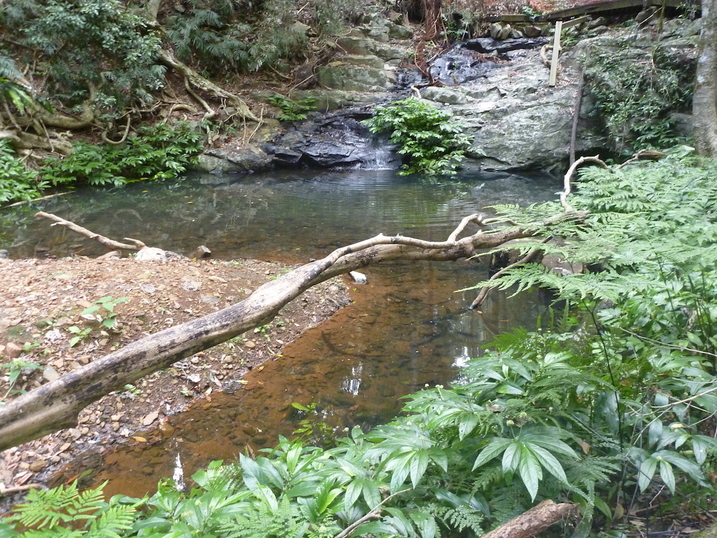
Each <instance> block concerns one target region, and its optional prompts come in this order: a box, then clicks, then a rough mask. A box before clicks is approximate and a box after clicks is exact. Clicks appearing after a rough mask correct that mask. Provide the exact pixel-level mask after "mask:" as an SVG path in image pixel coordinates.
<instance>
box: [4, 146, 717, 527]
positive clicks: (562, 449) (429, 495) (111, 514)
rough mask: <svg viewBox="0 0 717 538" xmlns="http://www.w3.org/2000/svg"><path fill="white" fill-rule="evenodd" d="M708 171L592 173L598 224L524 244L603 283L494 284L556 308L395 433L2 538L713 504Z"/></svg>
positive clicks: (585, 193)
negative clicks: (563, 506)
mask: <svg viewBox="0 0 717 538" xmlns="http://www.w3.org/2000/svg"><path fill="white" fill-rule="evenodd" d="M716 173H717V164H715V163H700V162H693V161H690V160H684V159H680V158H679V157H678V156H673V157H670V158H668V159H665V160H664V161H663V162H660V163H656V164H649V165H633V166H631V167H628V168H623V169H612V170H607V171H605V170H599V169H588V170H585V171H584V173H583V174H582V178H581V182H580V187H579V194H578V195H577V196H575V197H574V198H573V199H571V201H572V203H573V204H574V205H575V207H576V208H578V209H585V210H589V211H590V215H589V216H588V218H587V220H586V221H584V222H576V221H571V220H564V221H562V222H560V223H558V224H556V225H555V226H554V227H553V228H552V229H551V230H549V232H550V233H551V234H552V235H554V236H561V237H563V238H565V240H564V241H560V242H555V243H548V244H545V243H536V244H539V245H540V246H541V247H544V248H546V249H548V250H551V251H554V252H559V253H560V254H561V255H562V256H563V257H564V258H565V259H566V260H569V261H571V262H573V263H574V264H578V263H582V264H592V267H593V268H594V269H595V270H596V271H595V272H588V273H579V274H578V273H576V274H573V275H570V276H564V275H557V274H555V273H553V272H551V271H549V270H547V269H545V268H544V267H543V266H542V265H540V264H531V265H528V266H526V267H523V268H516V269H513V270H511V271H509V272H507V273H506V275H505V277H504V278H503V279H502V280H501V279H498V280H497V281H496V280H494V281H492V282H491V283H490V284H487V285H498V286H508V285H513V284H517V285H518V286H519V288H525V287H528V286H532V285H535V284H540V285H543V286H548V287H551V288H552V289H553V290H555V293H556V296H557V297H558V298H559V299H560V300H561V301H562V304H563V307H562V308H561V309H557V307H556V310H555V311H554V315H553V316H552V317H551V319H550V320H543V322H542V323H539V326H540V329H539V330H537V331H532V332H531V331H528V330H525V329H520V330H517V331H514V332H512V333H510V334H505V335H503V336H501V337H499V338H498V339H497V340H496V341H495V342H494V343H493V345H492V349H490V350H489V351H488V352H487V353H486V354H485V356H483V357H481V358H477V359H474V360H472V361H471V362H470V363H469V364H468V366H467V367H465V368H464V369H463V370H462V371H461V374H460V376H459V378H458V379H457V380H456V382H455V383H454V385H453V387H451V388H444V387H441V386H437V387H434V388H431V389H428V390H424V391H421V392H419V393H417V394H415V395H413V396H412V397H411V398H410V399H409V401H408V403H407V404H406V406H405V409H404V415H403V416H401V417H399V418H397V419H395V420H394V421H393V422H391V423H390V424H386V425H383V426H379V427H377V428H375V429H374V430H372V431H369V432H363V431H361V430H360V429H359V428H354V429H353V431H351V432H350V435H349V436H348V437H346V438H343V439H338V440H337V441H336V442H335V445H334V446H332V447H329V448H319V447H311V446H306V445H305V444H304V443H303V442H302V441H301V440H300V439H299V440H293V441H292V440H287V439H283V438H282V439H281V440H280V443H279V444H278V445H277V446H276V447H275V448H273V449H267V450H265V451H263V453H262V454H261V455H260V456H258V457H256V458H250V457H247V456H240V458H239V461H238V462H236V463H229V464H222V463H220V462H215V463H213V464H212V465H210V466H209V468H208V469H207V470H206V471H200V472H198V473H197V474H195V475H194V477H193V478H194V481H195V483H196V487H195V488H194V489H193V490H192V491H191V492H188V493H185V492H182V491H179V490H177V489H176V487H175V485H174V484H173V483H172V482H171V481H165V482H162V483H161V484H160V485H159V488H158V492H157V493H156V494H155V495H153V496H152V497H151V498H148V499H142V500H140V499H130V498H126V497H121V496H118V497H114V498H113V499H111V500H110V501H109V502H104V501H102V500H100V499H99V496H98V494H97V492H87V493H84V494H80V493H78V492H77V491H76V490H74V489H72V488H73V486H71V487H70V488H59V489H55V490H50V491H40V492H32V493H31V494H30V495H29V496H28V501H27V503H26V504H24V505H20V506H19V507H18V508H17V509H16V511H15V514H14V515H13V516H11V517H10V518H8V519H6V520H5V522H4V523H2V524H0V535H2V536H18V535H22V536H59V535H61V534H62V535H64V534H63V533H65V532H67V531H66V530H65V527H66V526H67V525H68V522H69V521H75V528H76V530H75V531H73V532H74V533H75V535H77V536H99V535H103V536H105V535H107V536H108V535H114V536H117V535H119V536H204V537H209V536H227V537H262V538H266V537H282V538H284V537H287V538H288V537H297V538H298V537H329V536H334V537H335V536H338V535H339V533H341V532H344V531H346V530H347V529H350V530H352V535H355V536H360V535H368V536H382V537H387V536H402V537H423V538H431V537H434V536H460V535H464V534H462V533H468V532H470V533H478V534H480V533H483V532H484V531H486V530H487V529H489V528H491V527H493V526H495V525H496V524H497V523H499V522H502V521H505V520H508V519H510V518H512V517H514V516H515V515H517V514H519V513H521V512H523V511H525V510H526V509H527V508H529V507H530V506H532V505H533V504H534V503H536V502H537V501H540V500H543V499H553V500H555V501H571V502H576V503H578V504H579V506H580V516H581V517H580V520H579V521H578V522H577V523H576V524H575V525H574V526H573V527H572V529H571V532H573V533H574V535H575V536H586V535H588V534H589V533H590V532H591V528H592V527H593V525H595V524H600V525H601V526H603V527H606V526H609V525H614V526H615V527H616V528H617V529H619V525H620V523H621V519H622V516H623V515H624V514H626V513H628V512H634V511H635V510H642V512H641V513H643V514H649V513H651V512H655V511H657V510H658V509H659V508H660V507H664V508H666V509H669V508H670V507H674V506H677V505H679V506H680V508H681V509H685V508H687V509H688V510H689V509H690V508H692V509H694V508H695V507H699V506H700V503H702V505H704V506H708V505H709V503H711V502H712V496H713V495H714V486H712V485H711V484H710V483H709V481H708V477H707V476H706V475H705V469H708V468H710V467H713V466H714V463H715V458H716V456H715V455H716V454H717V441H716V440H715V439H714V437H713V436H712V434H711V433H712V432H713V431H714V428H715V414H717V391H716V389H715V386H717V379H716V378H715V362H716V360H717V355H716V354H715V349H716V348H717V273H716V272H715V269H714V268H715V266H716V262H717V249H715V247H714V244H715V242H716V241H717V221H716V220H715V217H714V215H715V208H717V185H716V184H715V183H714V181H713V179H712V178H713V177H714V176H715V174H716ZM499 209H500V213H501V214H502V215H503V217H504V218H505V220H506V222H523V223H530V222H534V221H535V220H534V219H537V218H539V217H542V216H544V215H547V214H554V213H557V212H560V211H562V208H561V206H560V205H558V204H557V203H551V204H545V205H541V206H534V207H531V208H527V209H520V208H516V207H510V206H504V207H501V208H499ZM540 231H541V232H542V233H545V232H546V230H545V229H544V228H541V230H540ZM533 246H534V245H533ZM513 247H514V248H515V246H514V245H513ZM506 248H508V247H506ZM521 248H524V249H530V248H532V246H530V245H528V246H524V247H521ZM689 503H692V504H691V505H690V504H689ZM78 524H79V525H78ZM13 525H22V526H24V527H23V528H25V527H27V528H31V529H39V530H40V533H37V534H32V533H33V532H35V531H27V532H25V533H20V531H19V530H13V527H12V526H13ZM18 528H19V527H18ZM346 532H347V533H346V534H343V535H342V536H346V535H347V534H348V531H346Z"/></svg>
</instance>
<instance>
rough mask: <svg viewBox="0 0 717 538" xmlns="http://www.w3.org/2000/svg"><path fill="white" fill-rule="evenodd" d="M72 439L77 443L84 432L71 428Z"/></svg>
mask: <svg viewBox="0 0 717 538" xmlns="http://www.w3.org/2000/svg"><path fill="white" fill-rule="evenodd" d="M69 433H70V437H72V438H73V439H74V440H75V441H77V440H78V439H79V438H80V437H82V432H81V431H80V430H78V429H77V428H70V429H69Z"/></svg>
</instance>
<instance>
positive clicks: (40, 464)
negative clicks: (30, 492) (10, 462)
mask: <svg viewBox="0 0 717 538" xmlns="http://www.w3.org/2000/svg"><path fill="white" fill-rule="evenodd" d="M45 467H47V460H35V461H33V462H32V463H31V464H30V467H29V469H30V470H31V471H32V472H33V473H37V472H39V471H42V470H43V469H44V468H45Z"/></svg>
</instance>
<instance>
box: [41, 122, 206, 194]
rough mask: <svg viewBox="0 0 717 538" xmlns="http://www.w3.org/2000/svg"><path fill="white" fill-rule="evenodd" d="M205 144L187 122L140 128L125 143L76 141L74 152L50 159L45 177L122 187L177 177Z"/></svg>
mask: <svg viewBox="0 0 717 538" xmlns="http://www.w3.org/2000/svg"><path fill="white" fill-rule="evenodd" d="M202 145H203V137H202V135H201V133H199V132H197V131H196V130H194V129H193V128H192V127H191V126H190V125H189V124H187V123H178V124H176V125H173V126H171V125H167V124H157V125H154V126H151V127H140V128H139V129H138V130H137V134H136V136H130V137H129V138H128V139H127V141H126V142H124V143H123V144H121V145H109V144H107V145H102V146H96V145H93V144H88V143H85V142H75V143H74V144H73V152H72V154H71V155H69V156H67V157H63V158H61V157H51V158H49V159H48V160H47V161H46V165H45V166H44V167H43V169H42V178H43V180H44V181H45V182H47V184H50V185H54V186H57V185H63V186H66V185H83V184H84V185H96V186H121V185H125V184H127V183H130V182H134V181H142V180H156V179H171V178H176V177H178V176H179V175H180V174H182V173H183V172H184V171H185V170H186V169H187V166H188V165H189V164H191V163H192V162H194V159H195V157H196V156H197V155H198V154H199V152H200V151H201V149H202Z"/></svg>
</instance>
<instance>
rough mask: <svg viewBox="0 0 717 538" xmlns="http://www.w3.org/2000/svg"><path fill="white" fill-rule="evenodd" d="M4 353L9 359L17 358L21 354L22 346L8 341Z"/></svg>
mask: <svg viewBox="0 0 717 538" xmlns="http://www.w3.org/2000/svg"><path fill="white" fill-rule="evenodd" d="M5 355H7V357H8V358H10V359H17V358H18V357H19V356H20V355H22V348H21V347H20V346H18V345H17V344H16V343H15V342H8V343H7V345H6V346H5Z"/></svg>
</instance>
